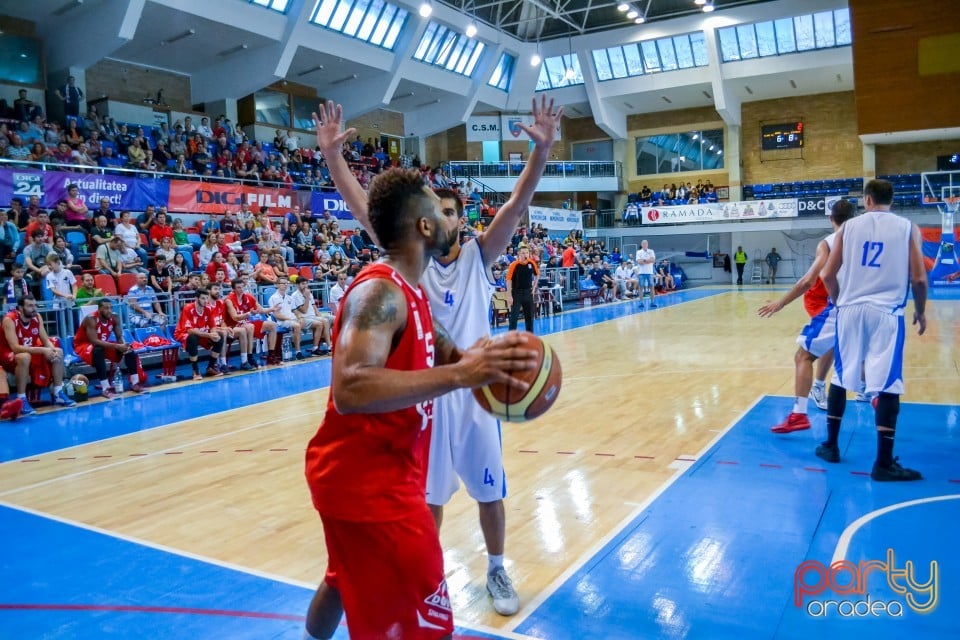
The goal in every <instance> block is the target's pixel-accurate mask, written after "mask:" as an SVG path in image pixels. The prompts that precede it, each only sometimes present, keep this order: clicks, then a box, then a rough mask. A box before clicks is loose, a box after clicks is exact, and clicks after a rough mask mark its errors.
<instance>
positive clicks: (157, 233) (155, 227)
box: [138, 207, 173, 248]
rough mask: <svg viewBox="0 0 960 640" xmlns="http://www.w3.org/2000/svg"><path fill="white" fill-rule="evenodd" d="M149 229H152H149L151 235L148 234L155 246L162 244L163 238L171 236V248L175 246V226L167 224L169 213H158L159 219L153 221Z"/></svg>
mask: <svg viewBox="0 0 960 640" xmlns="http://www.w3.org/2000/svg"><path fill="white" fill-rule="evenodd" d="M147 208H148V209H149V208H150V207H147ZM138 222H139V220H138ZM149 229H150V231H149V236H148V237H149V238H150V243H151V244H152V245H153V246H154V247H159V246H161V244H162V241H163V239H164V238H169V239H170V244H171V248H172V246H173V227H171V226H170V225H169V224H167V214H166V213H158V214H157V220H156V222H155V223H153V224H152V225H150V227H149Z"/></svg>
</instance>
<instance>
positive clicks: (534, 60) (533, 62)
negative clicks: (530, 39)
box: [530, 53, 540, 67]
mask: <svg viewBox="0 0 960 640" xmlns="http://www.w3.org/2000/svg"><path fill="white" fill-rule="evenodd" d="M539 65H540V54H539V53H535V54H533V55H532V56H530V66H531V67H536V66H539Z"/></svg>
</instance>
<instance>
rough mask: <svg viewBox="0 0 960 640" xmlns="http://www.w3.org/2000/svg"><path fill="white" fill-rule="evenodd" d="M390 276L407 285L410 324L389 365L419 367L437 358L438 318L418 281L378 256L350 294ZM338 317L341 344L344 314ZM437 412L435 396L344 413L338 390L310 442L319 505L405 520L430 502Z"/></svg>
mask: <svg viewBox="0 0 960 640" xmlns="http://www.w3.org/2000/svg"><path fill="white" fill-rule="evenodd" d="M375 278H383V279H387V280H390V281H391V282H393V283H394V284H395V285H396V286H397V287H399V288H400V289H401V290H402V291H403V295H404V297H405V298H406V302H407V326H406V327H404V329H403V332H402V333H401V334H400V337H399V339H397V340H396V346H395V347H394V348H393V350H392V351H391V352H390V355H389V356H387V361H386V364H385V365H384V367H385V368H387V369H396V370H402V371H416V370H420V369H427V368H430V367H432V366H433V361H434V344H433V319H432V316H431V313H430V303H429V302H428V300H427V296H426V294H425V293H424V291H423V289H422V288H421V287H419V286H418V287H417V288H416V289H414V288H413V287H412V286H411V285H410V284H408V283H407V282H406V281H405V280H404V279H403V277H401V276H400V274H398V273H397V272H396V271H395V270H394V269H393V268H392V267H390V266H388V265H386V264H382V263H380V264H374V265H371V266H369V267H367V268H366V269H364V270H363V271H361V272H360V274H359V275H358V276H357V277H356V279H355V280H354V282H353V284H351V286H350V288H349V289H348V290H347V293H346V296H345V297H344V299H346V297H348V296H349V295H350V293H351V292H352V291H353V290H354V289H355V288H356V286H357V284H359V283H361V282H364V281H366V280H372V279H375ZM344 306H345V305H343V304H341V305H340V311H339V312H338V313H337V318H336V320H335V321H334V325H333V344H334V345H336V344H337V336H338V335H339V332H340V318H341V313H342V311H343V308H344ZM432 420H433V400H427V401H424V402H421V403H419V404H417V405H414V406H410V407H407V408H405V409H400V410H398V411H388V412H383V413H366V414H351V415H342V414H340V413H338V412H337V409H336V406H335V405H334V403H333V392H332V390H331V392H330V395H329V396H328V399H327V413H326V415H325V416H324V418H323V422H321V423H320V428H319V429H318V430H317V433H316V435H315V436H314V437H313V439H312V440H311V441H310V444H309V446H308V447H307V459H306V476H307V484H309V485H310V491H311V494H312V495H313V504H314V507H316V509H317V511H318V512H319V513H320V514H321V515H323V516H327V517H330V518H336V519H339V520H348V521H355V522H364V521H366V522H370V521H388V520H398V519H401V518H403V517H405V516H406V515H407V514H409V513H410V512H411V511H412V510H414V509H416V508H421V509H422V508H423V505H424V504H425V503H426V497H425V494H424V482H423V467H422V461H421V449H422V448H423V443H422V442H421V441H422V439H423V438H424V437H426V434H427V433H429V431H428V429H429V427H430V424H431V421H432Z"/></svg>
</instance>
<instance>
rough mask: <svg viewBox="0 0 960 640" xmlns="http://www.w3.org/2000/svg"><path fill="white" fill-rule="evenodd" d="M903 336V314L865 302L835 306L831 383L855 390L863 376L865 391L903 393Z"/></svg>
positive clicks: (870, 393) (904, 336)
mask: <svg viewBox="0 0 960 640" xmlns="http://www.w3.org/2000/svg"><path fill="white" fill-rule="evenodd" d="M905 338H906V325H905V324H904V320H903V316H896V315H893V314H890V313H887V312H886V311H881V310H880V309H877V308H875V307H871V306H869V305H865V304H857V305H851V306H846V307H843V308H841V309H839V310H838V312H837V346H836V348H835V350H834V360H833V369H834V374H833V383H834V384H839V385H840V386H841V387H843V388H844V389H851V390H856V389H859V388H860V379H861V377H863V379H864V381H865V383H866V391H865V392H866V393H867V394H868V395H872V394H877V393H880V392H881V391H885V392H887V393H895V394H897V395H901V394H903V343H904V340H905Z"/></svg>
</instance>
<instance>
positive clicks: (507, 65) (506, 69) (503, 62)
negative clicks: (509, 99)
mask: <svg viewBox="0 0 960 640" xmlns="http://www.w3.org/2000/svg"><path fill="white" fill-rule="evenodd" d="M516 62H517V59H516V58H514V57H513V56H512V55H510V54H509V53H503V54H501V55H500V61H499V62H497V66H496V67H494V69H493V75H492V76H490V80H488V81H487V84H488V85H490V86H491V87H496V88H497V89H500V90H501V91H510V81H511V80H512V79H513V66H514V65H515V64H516Z"/></svg>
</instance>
